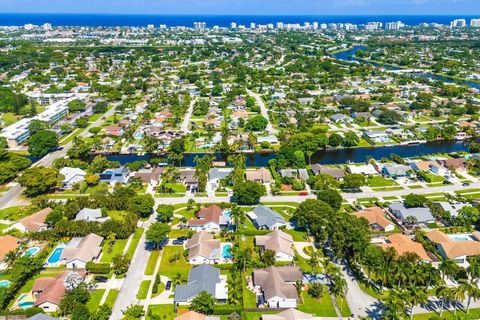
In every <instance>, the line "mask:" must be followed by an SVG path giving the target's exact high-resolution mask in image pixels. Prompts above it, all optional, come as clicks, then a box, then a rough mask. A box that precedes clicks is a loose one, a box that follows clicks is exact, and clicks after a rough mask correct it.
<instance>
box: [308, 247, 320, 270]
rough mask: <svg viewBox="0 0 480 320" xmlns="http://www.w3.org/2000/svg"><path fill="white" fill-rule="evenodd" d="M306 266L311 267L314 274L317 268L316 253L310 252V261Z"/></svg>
mask: <svg viewBox="0 0 480 320" xmlns="http://www.w3.org/2000/svg"><path fill="white" fill-rule="evenodd" d="M308 264H309V265H310V266H311V267H312V272H313V273H316V272H315V271H316V270H317V268H318V253H317V251H312V253H311V255H310V260H308Z"/></svg>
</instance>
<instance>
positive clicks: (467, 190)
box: [455, 188, 480, 194]
mask: <svg viewBox="0 0 480 320" xmlns="http://www.w3.org/2000/svg"><path fill="white" fill-rule="evenodd" d="M478 192H480V189H479V188H472V189H465V190H458V191H455V193H457V194H464V193H478Z"/></svg>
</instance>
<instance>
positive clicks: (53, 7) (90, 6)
mask: <svg viewBox="0 0 480 320" xmlns="http://www.w3.org/2000/svg"><path fill="white" fill-rule="evenodd" d="M0 12H3V13H10V12H11V13H115V14H181V15H201V14H203V15H208V14H212V15H221V14H225V15H476V14H478V15H480V0H0Z"/></svg>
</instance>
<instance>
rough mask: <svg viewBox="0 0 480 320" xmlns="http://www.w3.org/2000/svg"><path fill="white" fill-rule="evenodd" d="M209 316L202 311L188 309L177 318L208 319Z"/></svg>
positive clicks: (182, 319)
mask: <svg viewBox="0 0 480 320" xmlns="http://www.w3.org/2000/svg"><path fill="white" fill-rule="evenodd" d="M206 319H207V317H206V316H205V315H203V314H201V313H198V312H195V311H188V312H186V313H184V314H182V315H180V316H178V317H176V318H175V320H206Z"/></svg>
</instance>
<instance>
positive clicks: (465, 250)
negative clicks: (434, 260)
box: [427, 229, 480, 267]
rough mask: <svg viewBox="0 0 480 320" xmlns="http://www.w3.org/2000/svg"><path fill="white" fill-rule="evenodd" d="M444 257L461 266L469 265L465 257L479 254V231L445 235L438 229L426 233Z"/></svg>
mask: <svg viewBox="0 0 480 320" xmlns="http://www.w3.org/2000/svg"><path fill="white" fill-rule="evenodd" d="M427 238H428V239H429V240H430V241H431V242H433V243H434V244H435V246H436V247H437V250H438V252H439V253H440V255H441V256H442V257H443V258H444V259H451V260H453V261H455V262H456V263H457V264H459V265H460V266H463V267H467V266H468V265H469V263H468V261H467V258H468V257H472V256H479V255H480V232H478V231H475V232H473V233H472V234H462V235H447V234H445V233H443V232H441V231H440V230H438V229H435V230H433V231H430V232H428V233H427Z"/></svg>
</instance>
